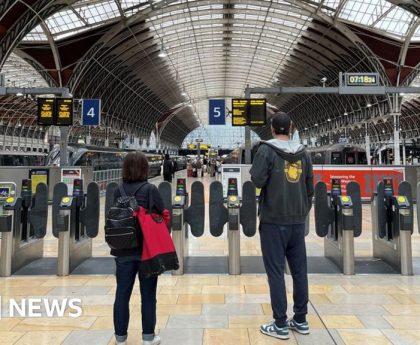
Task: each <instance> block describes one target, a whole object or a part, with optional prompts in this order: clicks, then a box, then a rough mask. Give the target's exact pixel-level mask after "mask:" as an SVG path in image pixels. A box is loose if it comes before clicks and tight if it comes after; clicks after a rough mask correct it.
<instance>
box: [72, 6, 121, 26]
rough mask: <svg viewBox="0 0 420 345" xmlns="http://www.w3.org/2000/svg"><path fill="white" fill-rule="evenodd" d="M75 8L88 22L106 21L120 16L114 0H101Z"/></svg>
mask: <svg viewBox="0 0 420 345" xmlns="http://www.w3.org/2000/svg"><path fill="white" fill-rule="evenodd" d="M75 9H76V11H77V12H78V13H79V14H80V15H81V16H82V18H84V19H85V20H86V21H87V22H88V23H89V24H95V23H98V22H103V21H107V20H109V19H113V18H117V17H119V16H120V12H119V10H118V7H117V4H116V3H115V1H114V0H108V1H102V2H99V3H94V4H91V5H88V6H81V7H77V8H75Z"/></svg>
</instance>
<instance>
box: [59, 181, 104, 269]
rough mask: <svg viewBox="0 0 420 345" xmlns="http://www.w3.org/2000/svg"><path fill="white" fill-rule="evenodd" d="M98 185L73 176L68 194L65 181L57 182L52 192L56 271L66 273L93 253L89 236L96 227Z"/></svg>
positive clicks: (90, 236)
mask: <svg viewBox="0 0 420 345" xmlns="http://www.w3.org/2000/svg"><path fill="white" fill-rule="evenodd" d="M99 202H100V199H99V187H98V185H97V184H96V183H95V182H91V183H89V185H88V187H87V193H86V194H84V191H83V180H82V179H76V180H74V184H73V192H72V194H71V195H69V194H68V188H67V185H66V184H65V183H62V182H60V183H58V184H56V185H55V187H54V193H53V206H52V212H53V219H52V220H53V235H54V237H56V238H58V262H57V275H58V276H67V275H69V274H70V273H71V272H72V271H73V270H74V269H75V268H76V267H77V266H79V265H80V264H81V263H82V262H83V261H85V260H87V259H89V258H91V257H92V238H95V237H96V236H97V235H98V230H99V207H100V206H99Z"/></svg>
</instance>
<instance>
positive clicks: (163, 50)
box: [158, 44, 168, 58]
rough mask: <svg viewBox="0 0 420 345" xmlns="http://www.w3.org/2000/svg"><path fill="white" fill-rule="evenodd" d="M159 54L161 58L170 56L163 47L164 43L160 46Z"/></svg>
mask: <svg viewBox="0 0 420 345" xmlns="http://www.w3.org/2000/svg"><path fill="white" fill-rule="evenodd" d="M158 56H159V57H160V58H166V57H167V56H168V55H167V54H166V52H165V49H164V48H163V44H162V45H161V46H160V51H159V54H158Z"/></svg>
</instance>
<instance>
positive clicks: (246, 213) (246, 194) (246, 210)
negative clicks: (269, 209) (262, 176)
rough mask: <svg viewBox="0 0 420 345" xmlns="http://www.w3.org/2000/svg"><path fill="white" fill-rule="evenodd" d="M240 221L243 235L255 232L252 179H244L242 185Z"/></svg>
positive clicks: (255, 210)
mask: <svg viewBox="0 0 420 345" xmlns="http://www.w3.org/2000/svg"><path fill="white" fill-rule="evenodd" d="M240 222H241V225H242V230H243V232H244V234H245V236H247V237H252V236H254V235H255V233H256V232H257V203H256V195H255V185H254V183H253V182H252V181H246V182H245V183H244V184H243V186H242V206H241V211H240Z"/></svg>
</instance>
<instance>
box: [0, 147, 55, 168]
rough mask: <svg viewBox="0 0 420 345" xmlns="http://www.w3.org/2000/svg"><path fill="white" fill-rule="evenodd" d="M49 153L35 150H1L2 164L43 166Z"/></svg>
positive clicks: (0, 159) (0, 160) (0, 158)
mask: <svg viewBox="0 0 420 345" xmlns="http://www.w3.org/2000/svg"><path fill="white" fill-rule="evenodd" d="M46 158H47V154H46V153H44V152H34V151H0V166H15V167H18V166H43V165H45V160H46Z"/></svg>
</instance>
